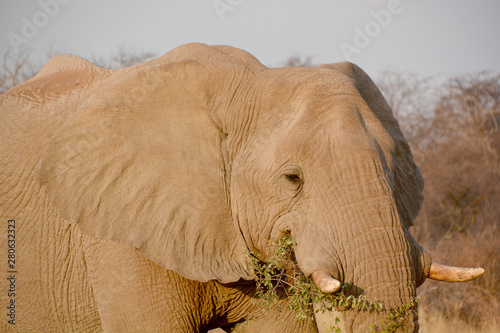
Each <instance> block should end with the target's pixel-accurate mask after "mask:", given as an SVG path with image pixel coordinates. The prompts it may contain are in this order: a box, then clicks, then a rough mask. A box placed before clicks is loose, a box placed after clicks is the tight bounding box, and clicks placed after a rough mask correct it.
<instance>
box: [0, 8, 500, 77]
mask: <svg viewBox="0 0 500 333" xmlns="http://www.w3.org/2000/svg"><path fill="white" fill-rule="evenodd" d="M50 3H52V5H42V4H50ZM54 3H58V7H59V8H56V7H54V5H53V4H54ZM216 5H217V6H218V7H217V6H216ZM44 7H45V9H44ZM216 7H217V8H219V12H218V10H217V9H216ZM47 8H48V9H47ZM381 11H382V12H381ZM391 11H392V13H391ZM373 13H378V14H377V15H378V16H380V17H379V21H380V22H381V23H379V22H378V21H377V19H376V18H375V17H374V14H373ZM382 13H385V14H387V13H389V14H390V17H388V16H387V15H385V16H384V15H383V14H382ZM377 15H375V16H377ZM221 17H222V18H223V20H221ZM388 20H390V22H388ZM26 22H28V23H26ZM30 24H32V25H33V26H34V27H35V28H36V29H37V30H38V31H35V32H33V30H30V29H29V28H27V27H26V26H27V25H30ZM36 25H38V26H39V27H37V26H36ZM23 29H24V30H23ZM367 29H368V31H367ZM370 29H371V30H370ZM359 31H362V32H363V33H368V34H369V35H371V37H370V36H368V38H369V40H367V39H366V37H363V36H360V33H359ZM9 38H10V39H11V40H14V41H15V42H14V44H15V43H17V46H19V47H21V46H22V47H26V48H29V49H31V50H32V51H33V53H34V55H35V58H36V59H40V61H41V59H44V60H45V58H44V54H45V51H47V50H48V49H49V46H50V45H51V44H52V45H53V46H54V47H55V48H56V49H58V50H62V51H64V52H66V53H72V54H75V55H79V56H82V57H89V56H90V55H91V54H94V55H97V56H104V57H105V56H107V55H109V54H111V53H112V52H113V51H114V50H116V46H117V45H119V44H122V45H123V44H124V45H127V46H131V47H138V48H140V49H142V50H145V51H153V52H155V53H157V55H161V54H163V53H165V52H167V51H169V50H171V49H172V48H175V47H176V46H178V45H181V44H184V43H188V42H203V43H207V44H227V45H232V46H236V47H240V48H242V49H245V50H247V51H249V52H250V53H252V54H253V55H255V56H256V57H257V58H258V59H259V60H261V61H262V62H263V63H264V64H265V65H267V66H279V65H282V64H283V63H284V62H285V61H286V59H287V58H288V57H289V56H291V55H293V54H299V55H304V56H305V55H310V56H313V61H314V62H315V63H318V64H319V63H331V62H337V61H342V60H345V59H346V55H347V53H346V52H342V50H341V45H343V46H344V48H346V49H347V50H351V51H352V50H353V49H354V48H356V52H357V53H352V54H351V57H350V60H351V61H352V62H355V63H357V64H359V65H360V66H361V67H362V68H364V69H365V70H366V71H367V72H368V73H369V74H370V75H372V76H376V75H377V74H378V73H380V71H381V70H383V69H394V70H399V71H412V72H416V73H419V74H422V75H431V74H446V75H454V74H458V73H465V72H476V71H481V70H495V71H498V72H500V1H499V0H476V1H470V0H399V1H398V0H391V1H384V0H312V1H304V0H303V1H299V0H276V1H270V0H267V1H265V0H203V1H202V0H198V1H196V0H190V1H186V0H184V1H181V0H178V1H153V0H142V1H137V0H110V1H104V0H0V52H1V53H3V52H4V51H5V50H7V49H8V48H9V46H11V47H12V43H11V42H10V41H9ZM356 43H357V44H356Z"/></svg>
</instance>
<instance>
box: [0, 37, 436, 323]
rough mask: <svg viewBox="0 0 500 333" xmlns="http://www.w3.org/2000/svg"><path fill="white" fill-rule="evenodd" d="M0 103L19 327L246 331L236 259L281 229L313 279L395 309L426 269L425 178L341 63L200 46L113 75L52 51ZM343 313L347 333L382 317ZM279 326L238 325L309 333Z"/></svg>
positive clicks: (381, 103) (245, 293)
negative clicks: (15, 242) (274, 64)
mask: <svg viewBox="0 0 500 333" xmlns="http://www.w3.org/2000/svg"><path fill="white" fill-rule="evenodd" d="M0 107H1V113H0V117H1V119H0V124H1V125H0V126H1V128H0V129H1V135H2V138H1V140H2V147H1V148H2V150H1V156H0V158H1V162H0V163H1V170H0V171H1V177H2V178H1V182H0V184H1V186H2V188H1V191H2V192H1V195H2V199H1V200H2V201H1V202H0V204H1V205H0V209H1V210H0V215H1V217H2V224H3V223H4V221H6V220H7V219H8V218H16V221H17V224H18V237H19V239H20V240H19V246H18V255H19V258H22V260H19V264H18V270H19V272H21V273H19V274H20V276H21V274H22V276H23V279H20V280H19V282H18V285H17V287H18V295H19V308H18V311H19V312H18V313H19V318H18V321H19V325H18V326H17V328H18V329H20V330H21V331H23V330H24V331H29V330H42V331H43V330H46V331H48V330H52V331H62V330H64V331H71V330H74V331H100V330H105V331H134V330H136V331H145V330H146V331H152V330H153V329H157V330H159V331H179V332H191V331H203V330H205V329H208V328H211V327H216V326H219V325H229V324H231V323H235V322H238V321H243V320H245V319H247V318H248V316H249V312H252V311H254V309H253V308H252V306H251V304H252V303H251V295H253V291H254V285H253V282H251V281H250V282H245V281H244V280H242V279H246V280H251V279H252V272H251V271H250V270H249V268H248V267H247V266H246V257H245V255H244V254H243V252H244V251H246V250H251V251H254V252H255V253H256V254H257V255H258V256H259V257H260V259H262V260H264V261H265V260H266V257H265V255H264V252H265V251H264V250H265V248H266V245H267V244H268V242H273V241H277V240H278V239H279V238H281V237H282V236H284V235H285V234H287V233H290V234H291V235H292V236H293V237H294V238H295V239H296V242H297V246H296V257H297V260H298V263H299V266H300V268H301V270H302V271H303V273H304V274H305V275H307V276H309V275H311V274H312V273H313V272H314V271H317V270H323V271H326V272H328V273H330V274H331V275H332V276H333V277H334V278H336V279H338V280H340V281H345V282H352V283H353V285H354V287H353V288H352V289H351V290H350V291H349V292H350V293H351V294H353V295H359V294H361V293H363V294H366V296H367V298H370V299H371V298H376V299H378V300H380V301H383V302H384V303H385V304H386V305H387V306H399V305H402V304H406V303H408V302H409V301H410V299H411V298H412V297H414V296H415V294H416V288H417V286H418V285H419V284H421V283H422V282H423V281H424V280H425V276H426V275H427V273H428V271H429V265H430V258H429V257H428V256H427V255H425V253H424V251H423V250H422V248H421V247H420V246H419V245H418V244H417V243H416V242H415V240H414V239H413V238H412V236H411V235H410V232H409V228H410V226H411V225H412V223H413V220H414V218H415V217H416V215H417V214H418V211H419V209H420V205H421V202H422V187H423V181H422V178H421V176H420V173H419V171H418V168H417V167H416V166H415V164H414V162H413V157H412V154H411V152H410V149H409V147H408V145H407V143H406V141H405V139H404V137H403V135H402V134H401V131H400V129H399V126H398V124H397V122H396V120H395V119H394V116H393V114H392V112H391V110H390V108H389V107H388V105H387V103H386V102H385V100H384V99H383V97H382V96H381V94H380V92H379V91H378V90H377V88H376V87H375V86H374V84H373V82H372V81H371V80H370V79H369V78H368V76H367V75H366V74H365V73H364V72H363V71H362V70H360V69H359V68H358V67H356V66H355V65H352V64H350V63H339V64H333V65H324V66H320V67H319V68H315V69H309V68H278V69H267V68H266V67H264V66H263V65H261V64H260V63H259V62H258V61H257V60H256V59H255V58H254V57H252V56H251V55H250V54H248V53H246V52H244V51H242V50H239V49H235V48H231V47H226V46H215V47H209V46H206V45H202V44H188V45H184V46H181V47H179V48H177V49H175V50H173V51H171V52H169V53H167V54H166V55H164V56H163V57H161V58H159V59H156V60H153V61H151V62H148V63H145V64H141V65H137V66H134V67H131V68H126V69H122V70H116V71H107V70H104V69H101V68H98V67H96V66H93V65H91V64H89V63H87V62H85V61H83V60H81V59H77V58H74V57H56V58H54V59H52V60H51V61H50V62H49V63H48V64H47V65H46V66H45V67H44V68H43V69H42V70H41V71H40V73H39V74H37V75H36V76H35V77H34V78H33V79H31V80H29V81H27V82H25V83H23V84H21V85H19V86H17V87H15V88H13V89H11V90H9V91H8V92H6V93H5V94H3V95H2V96H1V104H0ZM68 222H69V223H70V224H68ZM2 237H5V236H4V235H3V234H2ZM2 244H5V242H3V241H2ZM3 246H4V245H2V249H1V251H2V253H6V248H4V247H3ZM4 250H5V251H4ZM216 281H218V282H216ZM4 283H5V282H4ZM5 287H6V285H4V284H2V294H1V296H0V297H2V299H1V301H2V304H5V303H4V301H6V300H4V297H6V296H5V294H6V293H4V290H3V288H5ZM249 295H250V296H249ZM280 305H282V306H283V307H284V308H286V305H287V300H283V301H282V304H280ZM340 313H341V317H342V318H341V319H342V322H343V323H344V326H345V327H346V329H347V330H348V331H357V332H366V331H368V327H369V324H370V323H379V322H380V320H382V319H383V317H381V316H380V315H377V314H368V313H361V314H355V313H353V312H350V311H344V312H340ZM21 314H22V316H21ZM275 317H276V309H274V308H273V309H271V310H269V311H268V312H266V313H265V315H264V317H263V318H260V319H256V320H254V321H250V322H249V324H248V325H247V326H244V328H245V329H247V330H248V331H262V332H264V331H265V332H272V331H276V332H292V331H301V332H307V331H315V330H316V327H315V326H314V325H313V324H312V323H311V322H301V323H299V322H297V321H296V320H295V319H293V316H292V314H290V313H289V312H288V311H287V310H286V311H285V313H284V314H283V315H282V318H284V319H285V320H284V321H283V322H280V323H278V324H277V323H276V321H275ZM417 319H418V318H417V312H416V309H415V310H414V312H412V313H411V314H410V315H409V316H408V318H406V322H405V323H404V326H403V327H401V328H400V329H401V330H404V331H407V332H413V331H417V330H418V322H417ZM2 325H4V323H2ZM9 327H10V326H9ZM9 327H7V328H9Z"/></svg>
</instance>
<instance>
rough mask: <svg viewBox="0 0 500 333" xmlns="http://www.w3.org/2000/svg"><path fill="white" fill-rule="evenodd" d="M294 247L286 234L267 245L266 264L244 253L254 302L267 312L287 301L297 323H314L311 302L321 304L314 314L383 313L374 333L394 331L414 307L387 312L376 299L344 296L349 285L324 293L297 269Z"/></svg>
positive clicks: (412, 305) (414, 302) (336, 330)
mask: <svg viewBox="0 0 500 333" xmlns="http://www.w3.org/2000/svg"><path fill="white" fill-rule="evenodd" d="M295 246H296V242H295V240H294V239H293V238H292V237H291V236H290V235H286V236H285V237H283V238H281V239H280V240H279V241H278V242H277V244H271V245H270V246H268V249H267V258H266V262H263V261H261V260H259V259H258V258H257V257H256V256H255V255H254V253H253V252H251V251H248V252H246V255H247V257H248V258H249V259H250V264H251V266H252V267H253V269H254V272H255V275H256V278H255V282H256V296H257V299H258V300H259V302H260V303H261V304H262V305H264V306H265V308H266V309H268V308H269V306H270V305H271V304H277V303H278V301H279V300H280V299H283V298H287V299H288V301H289V307H290V309H292V310H294V311H295V312H296V316H297V318H298V319H299V320H304V319H307V318H309V319H311V320H313V321H314V320H315V318H314V311H313V304H314V303H317V304H321V306H320V308H319V309H318V310H316V312H320V311H321V312H322V313H324V312H325V311H330V312H331V311H333V310H334V308H335V309H338V310H352V311H359V312H365V311H367V312H376V313H382V312H386V313H387V315H386V318H385V320H383V321H382V322H381V324H380V326H375V325H371V327H370V329H371V330H372V331H373V332H394V331H396V329H397V328H398V327H400V326H401V325H402V323H403V322H404V320H405V318H406V317H407V315H408V314H409V313H410V312H411V311H412V310H413V309H414V308H415V307H416V306H417V300H416V299H412V300H411V302H410V304H405V305H403V306H401V307H397V308H391V309H386V308H385V306H384V305H383V304H382V303H381V302H380V301H377V300H376V299H375V300H372V301H370V300H367V299H366V298H365V296H364V295H360V296H358V297H355V296H353V295H348V296H347V295H345V293H344V291H345V290H349V289H350V288H351V286H352V284H350V283H344V285H343V286H342V288H341V290H340V291H339V292H337V293H335V294H325V293H323V292H322V291H321V290H320V289H319V288H318V287H316V285H315V284H314V282H313V281H312V280H311V279H310V278H308V277H306V276H305V275H304V274H303V273H302V271H301V270H300V268H299V266H298V264H297V261H296V259H295V253H294V247H295ZM278 308H279V307H278ZM339 322H340V319H339V318H336V319H335V324H338V323H339ZM331 330H332V331H333V332H335V333H339V332H340V329H339V328H338V327H331Z"/></svg>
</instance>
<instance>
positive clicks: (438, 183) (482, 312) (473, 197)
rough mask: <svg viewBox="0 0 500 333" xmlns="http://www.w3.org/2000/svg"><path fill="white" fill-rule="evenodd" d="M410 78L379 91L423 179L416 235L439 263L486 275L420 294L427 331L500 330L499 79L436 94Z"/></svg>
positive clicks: (471, 79) (451, 86)
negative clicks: (474, 269)
mask: <svg viewBox="0 0 500 333" xmlns="http://www.w3.org/2000/svg"><path fill="white" fill-rule="evenodd" d="M408 77H409V78H413V76H409V75H408V74H400V73H389V74H387V73H386V74H385V76H383V77H382V79H383V80H385V81H384V82H382V84H379V86H380V87H381V90H382V92H383V93H384V94H385V95H387V96H388V98H387V99H388V101H389V103H391V104H393V105H394V106H393V108H394V111H395V114H396V116H397V117H398V119H399V121H400V123H401V127H402V130H403V131H405V132H407V133H409V135H407V138H408V140H409V141H410V145H411V146H412V148H413V151H414V155H415V160H416V162H417V164H418V165H419V167H420V169H421V172H422V175H423V177H424V179H425V188H424V195H425V200H424V204H423V207H422V211H421V212H420V214H419V216H418V218H417V220H416V221H415V227H414V228H413V229H412V233H413V235H414V236H415V238H416V239H417V240H418V241H419V242H420V244H422V245H423V246H424V247H425V248H426V249H427V250H428V251H429V252H430V253H431V254H432V257H433V260H434V261H436V262H441V263H444V264H449V265H456V266H467V267H476V266H481V267H483V268H485V271H486V272H485V273H484V275H483V276H481V277H480V278H478V279H476V280H474V281H472V282H467V283H445V282H437V281H430V280H428V281H427V282H426V283H425V284H424V285H423V286H422V287H420V288H419V296H420V297H421V298H422V299H421V301H420V305H421V306H420V311H421V316H422V322H423V327H422V331H423V332H441V331H450V332H451V330H450V329H452V330H453V332H482V331H485V330H491V331H499V328H500V318H499V317H498V313H500V284H499V282H500V271H499V269H498V264H497V258H498V257H499V254H500V226H499V222H500V160H499V156H500V131H499V128H498V122H499V120H500V75H498V74H491V73H478V74H475V75H462V76H459V77H456V78H452V79H449V80H448V81H446V82H444V84H441V85H440V86H439V87H438V86H437V85H436V86H435V87H434V88H433V89H429V87H432V85H433V83H432V82H429V80H428V79H425V80H424V79H418V77H417V78H416V79H415V78H414V79H412V80H407V81H406V80H404V79H405V78H408ZM388 78H390V80H388ZM395 78H396V79H395ZM395 83H397V84H395ZM434 84H435V82H434ZM429 94H433V96H429ZM405 100H406V101H408V103H407V104H406V103H405ZM419 100H421V101H422V103H420V104H419V103H418V101H419ZM394 101H396V102H397V103H394ZM429 101H433V103H430V104H429ZM405 135H406V133H405ZM439 327H442V328H439Z"/></svg>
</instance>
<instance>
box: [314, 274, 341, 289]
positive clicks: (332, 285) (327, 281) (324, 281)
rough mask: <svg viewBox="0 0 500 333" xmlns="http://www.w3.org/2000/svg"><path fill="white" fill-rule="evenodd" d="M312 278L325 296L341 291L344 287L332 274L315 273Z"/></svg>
mask: <svg viewBox="0 0 500 333" xmlns="http://www.w3.org/2000/svg"><path fill="white" fill-rule="evenodd" d="M311 278H312V280H313V282H314V284H315V285H316V287H318V288H319V289H320V290H321V291H322V292H324V293H325V294H333V293H335V292H337V291H339V290H340V288H341V287H342V283H340V281H339V280H337V279H335V278H334V277H333V276H332V275H331V274H330V273H328V272H325V271H321V270H319V271H314V272H313V273H312V274H311Z"/></svg>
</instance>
